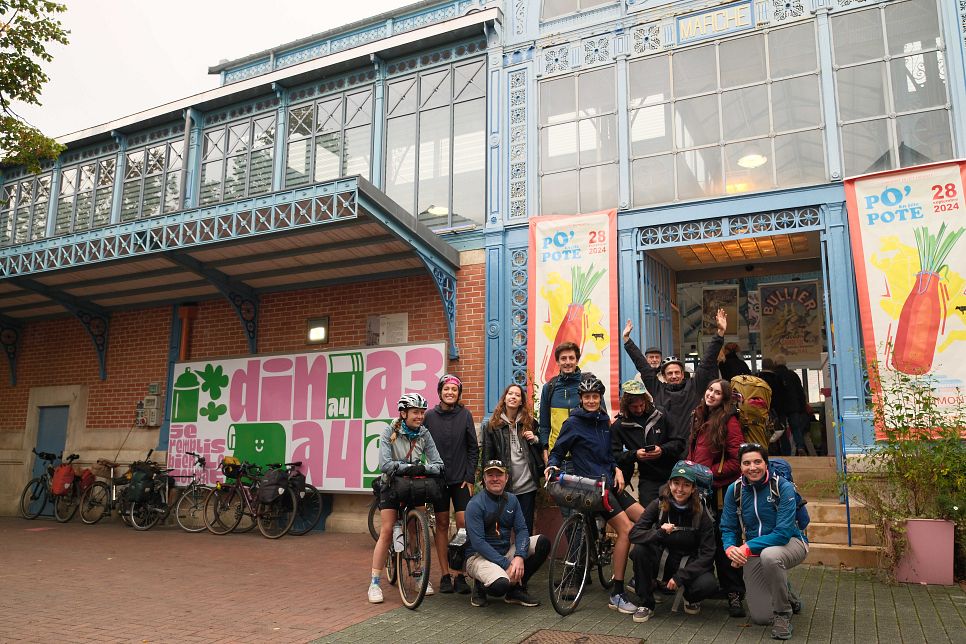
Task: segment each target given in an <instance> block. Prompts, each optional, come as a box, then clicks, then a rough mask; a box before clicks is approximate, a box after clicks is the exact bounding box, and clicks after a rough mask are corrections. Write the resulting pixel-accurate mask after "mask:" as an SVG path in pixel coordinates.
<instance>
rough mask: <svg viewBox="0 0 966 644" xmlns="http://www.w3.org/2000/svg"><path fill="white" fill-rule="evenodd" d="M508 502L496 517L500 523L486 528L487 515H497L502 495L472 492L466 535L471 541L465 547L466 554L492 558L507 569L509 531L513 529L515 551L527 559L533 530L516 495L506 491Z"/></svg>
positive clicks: (467, 513) (467, 514) (468, 506)
mask: <svg viewBox="0 0 966 644" xmlns="http://www.w3.org/2000/svg"><path fill="white" fill-rule="evenodd" d="M505 494H506V504H505V505H504V506H503V512H502V513H501V514H500V516H499V517H498V518H497V523H496V525H494V526H493V527H491V528H490V529H489V530H486V517H487V516H488V515H495V514H496V512H497V510H499V509H500V497H498V496H493V495H492V494H490V493H489V492H483V493H481V494H475V495H473V498H472V499H470V502H469V504H468V505H467V506H466V536H467V537H468V541H469V543H468V544H467V546H466V557H467V559H468V558H469V557H470V555H473V554H479V555H481V556H482V557H483V558H484V559H486V560H487V561H491V562H493V563H495V564H496V565H498V566H500V567H501V568H503V569H504V570H506V568H507V567H509V565H510V560H509V559H508V558H507V557H506V553H507V551H508V550H509V549H510V531H511V530H512V531H513V543H514V545H515V546H516V554H519V555H520V556H521V557H523V558H526V556H527V551H528V550H529V549H530V533H529V532H528V531H527V522H526V520H525V519H524V517H523V511H522V510H521V509H520V502H519V501H517V497H516V496H514V495H513V494H510V493H509V492H506V493H505ZM514 556H516V555H514Z"/></svg>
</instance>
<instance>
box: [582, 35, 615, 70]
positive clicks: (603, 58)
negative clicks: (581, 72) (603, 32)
mask: <svg viewBox="0 0 966 644" xmlns="http://www.w3.org/2000/svg"><path fill="white" fill-rule="evenodd" d="M583 45H584V65H594V64H597V63H606V62H609V61H610V60H611V55H610V37H609V36H601V37H599V38H588V39H587V40H585V41H584V43H583Z"/></svg>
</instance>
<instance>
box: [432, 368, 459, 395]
mask: <svg viewBox="0 0 966 644" xmlns="http://www.w3.org/2000/svg"><path fill="white" fill-rule="evenodd" d="M447 384H454V385H456V386H457V387H459V395H460V396H462V395H463V381H462V380H460V379H459V378H457V377H456V376H454V375H453V374H451V373H444V374H443V376H442V377H441V378H440V379H439V382H438V383H437V384H436V393H437V394H438V395H440V396H442V395H443V385H447Z"/></svg>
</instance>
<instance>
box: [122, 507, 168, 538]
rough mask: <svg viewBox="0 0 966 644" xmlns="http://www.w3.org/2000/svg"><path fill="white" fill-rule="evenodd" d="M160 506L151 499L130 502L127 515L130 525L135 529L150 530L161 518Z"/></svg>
mask: <svg viewBox="0 0 966 644" xmlns="http://www.w3.org/2000/svg"><path fill="white" fill-rule="evenodd" d="M161 514H162V511H161V508H159V507H158V505H157V504H155V503H154V502H153V501H135V502H133V503H131V510H130V513H129V514H128V516H130V517H131V526H133V527H134V529H135V530H141V531H144V530H150V529H151V528H153V527H154V526H156V525H157V523H158V521H160V520H161Z"/></svg>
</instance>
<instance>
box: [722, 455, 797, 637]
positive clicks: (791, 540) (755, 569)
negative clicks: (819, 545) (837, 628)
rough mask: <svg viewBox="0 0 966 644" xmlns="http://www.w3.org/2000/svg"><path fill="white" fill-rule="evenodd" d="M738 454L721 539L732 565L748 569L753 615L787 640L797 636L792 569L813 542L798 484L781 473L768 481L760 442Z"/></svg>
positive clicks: (768, 476) (746, 574)
mask: <svg viewBox="0 0 966 644" xmlns="http://www.w3.org/2000/svg"><path fill="white" fill-rule="evenodd" d="M738 459H739V461H740V463H741V478H740V479H738V480H737V481H735V482H734V483H733V484H731V485H729V486H728V491H727V492H726V493H725V498H724V510H723V511H722V513H721V540H722V542H723V544H724V550H725V554H726V555H727V557H728V559H730V560H731V565H732V566H734V567H735V568H742V569H743V573H744V580H745V592H746V595H745V598H746V599H747V600H748V610H749V611H750V613H751V620H752V621H753V622H755V623H756V624H768V623H771V624H772V631H771V636H772V637H773V638H775V639H780V640H787V639H790V638H791V636H792V624H791V617H792V600H793V598H792V595H791V592H790V590H789V587H788V571H789V570H790V569H792V568H794V567H795V566H797V565H798V564H800V563H802V561H803V560H804V559H805V555H807V554H808V542H807V541H806V540H805V537H804V536H803V535H802V532H801V530H799V529H798V522H797V521H796V518H795V513H796V510H797V501H796V498H795V486H793V485H792V484H791V483H789V482H788V481H786V480H784V479H782V478H780V477H779V478H776V481H777V483H778V485H777V487H775V485H774V484H775V481H770V480H769V479H770V477H771V474H770V473H769V471H768V451H767V450H766V449H765V448H763V447H762V446H761V445H758V444H756V443H746V444H744V445H742V446H741V449H740V450H739V451H738ZM776 489H777V491H778V494H777V496H778V498H775V496H776V495H775V490H776ZM736 491H737V495H738V496H739V498H740V513H739V504H738V503H737V502H736V501H735V496H736Z"/></svg>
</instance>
